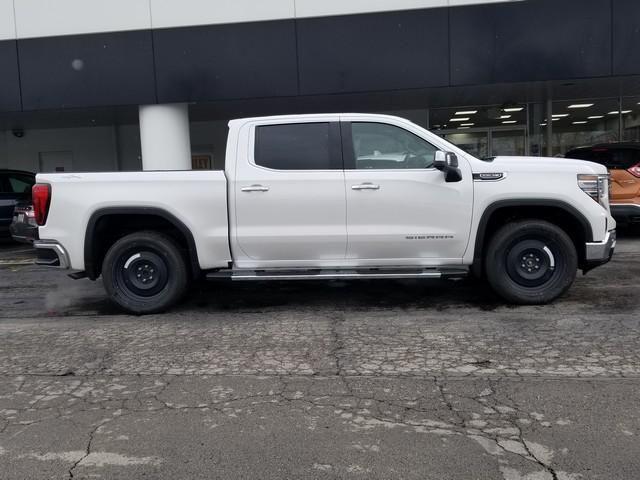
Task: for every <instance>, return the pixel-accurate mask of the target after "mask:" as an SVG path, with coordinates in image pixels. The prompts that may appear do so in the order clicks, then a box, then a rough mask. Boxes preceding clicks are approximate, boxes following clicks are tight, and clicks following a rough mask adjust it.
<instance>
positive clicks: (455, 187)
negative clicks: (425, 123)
mask: <svg viewBox="0 0 640 480" xmlns="http://www.w3.org/2000/svg"><path fill="white" fill-rule="evenodd" d="M342 130H343V148H344V158H345V168H346V170H345V182H346V183H345V189H346V193H347V236H348V248H347V257H348V258H349V259H355V260H357V261H358V262H359V263H361V264H363V265H366V264H375V263H380V264H382V263H384V264H387V265H391V264H394V265H417V264H423V265H430V264H433V265H437V264H445V263H453V264H455V263H460V262H461V259H462V256H463V254H464V252H465V249H466V247H467V243H468V239H469V230H470V225H471V215H472V203H473V179H472V175H471V170H470V167H469V166H468V165H467V163H466V161H464V159H462V158H461V159H460V168H461V170H462V173H463V180H462V181H460V182H456V183H447V182H445V177H444V174H443V173H442V172H441V171H439V170H436V169H435V168H433V161H434V156H435V152H436V151H437V150H438V148H437V147H435V146H433V145H432V144H431V143H429V142H428V141H426V140H425V139H423V138H421V137H419V136H418V134H417V133H412V132H410V131H408V130H406V129H404V128H402V127H400V126H394V125H389V124H383V123H372V122H353V123H344V124H343V129H342ZM380 260H381V261H382V262H380Z"/></svg>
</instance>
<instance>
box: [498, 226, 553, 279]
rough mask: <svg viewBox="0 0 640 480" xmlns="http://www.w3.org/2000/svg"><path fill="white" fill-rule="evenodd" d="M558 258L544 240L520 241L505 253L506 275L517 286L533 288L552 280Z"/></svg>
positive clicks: (548, 243) (530, 239)
mask: <svg viewBox="0 0 640 480" xmlns="http://www.w3.org/2000/svg"><path fill="white" fill-rule="evenodd" d="M559 259H560V256H559V255H558V254H557V253H556V248H555V246H554V245H553V243H551V242H549V241H547V240H544V239H532V238H528V239H520V240H518V241H516V242H515V243H514V244H513V245H512V246H511V248H510V249H509V250H508V252H507V259H506V261H507V273H508V274H509V277H511V279H512V280H513V281H514V282H516V283H517V284H518V285H522V286H523V287H529V288H535V287H539V286H541V285H544V284H545V283H547V282H548V281H549V280H551V278H553V276H554V273H555V271H556V270H557V267H558V261H559Z"/></svg>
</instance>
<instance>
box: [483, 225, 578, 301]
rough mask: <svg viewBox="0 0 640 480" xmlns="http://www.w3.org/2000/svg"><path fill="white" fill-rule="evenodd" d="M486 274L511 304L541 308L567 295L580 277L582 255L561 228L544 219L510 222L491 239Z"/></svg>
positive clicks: (492, 285) (497, 291) (487, 254)
mask: <svg viewBox="0 0 640 480" xmlns="http://www.w3.org/2000/svg"><path fill="white" fill-rule="evenodd" d="M484 265H485V272H486V277H487V280H488V281H489V284H490V285H491V287H492V288H493V289H494V291H495V292H496V293H497V294H498V295H500V296H501V297H502V298H504V299H505V300H507V301H508V302H511V303H514V304H519V305H541V304H546V303H549V302H552V301H553V300H555V299H556V298H558V297H559V296H561V295H562V294H564V293H565V292H566V291H567V290H568V289H569V287H570V286H571V284H573V281H574V280H575V278H576V272H577V269H578V254H577V252H576V248H575V245H574V244H573V242H572V241H571V238H569V236H568V235H567V233H566V232H565V231H564V230H562V229H561V228H560V227H558V226H556V225H554V224H552V223H549V222H545V221H543V220H525V221H519V222H514V223H509V224H507V225H505V226H504V227H502V228H501V229H500V230H498V231H497V232H496V234H495V235H494V236H493V238H491V241H490V242H489V246H488V248H487V251H486V255H485V261H484Z"/></svg>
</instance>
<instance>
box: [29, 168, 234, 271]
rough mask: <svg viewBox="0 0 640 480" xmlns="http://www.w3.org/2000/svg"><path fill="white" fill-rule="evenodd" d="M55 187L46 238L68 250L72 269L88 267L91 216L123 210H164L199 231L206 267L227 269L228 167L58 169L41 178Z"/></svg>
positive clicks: (198, 245)
mask: <svg viewBox="0 0 640 480" xmlns="http://www.w3.org/2000/svg"><path fill="white" fill-rule="evenodd" d="M37 181H38V182H40V183H48V184H50V185H51V209H50V211H49V215H48V217H47V223H46V224H45V225H44V226H42V227H40V238H41V239H48V238H54V239H56V240H58V241H59V242H61V243H62V244H63V245H64V246H65V248H66V249H67V253H68V255H69V259H70V261H71V268H72V269H74V270H84V268H85V265H84V239H85V232H86V229H87V225H88V223H89V221H90V219H91V217H92V216H93V215H94V214H96V213H97V212H100V211H106V210H108V211H110V212H117V211H118V209H119V208H130V207H131V205H135V206H136V207H135V208H136V209H140V210H144V209H158V210H162V211H164V212H167V213H168V214H169V215H173V216H174V217H175V218H176V219H179V221H180V222H182V223H183V224H184V225H185V226H186V227H187V228H188V229H189V230H190V231H191V232H192V234H193V237H194V238H193V240H194V242H195V245H196V249H197V252H198V263H199V264H200V268H202V269H203V270H207V269H212V268H220V267H226V266H227V265H228V262H229V261H230V260H231V254H230V252H229V225H228V216H227V180H226V178H225V175H224V172H222V171H205V170H200V171H162V172H108V173H75V172H74V173H55V174H40V175H38V176H37Z"/></svg>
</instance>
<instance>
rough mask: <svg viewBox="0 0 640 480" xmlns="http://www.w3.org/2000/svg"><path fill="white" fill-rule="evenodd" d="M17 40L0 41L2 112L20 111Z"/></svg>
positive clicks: (0, 96) (0, 98) (0, 109)
mask: <svg viewBox="0 0 640 480" xmlns="http://www.w3.org/2000/svg"><path fill="white" fill-rule="evenodd" d="M16 49H17V45H16V41H15V40H3V41H0V112H3V111H4V112H12V111H19V110H20V109H21V104H20V76H19V74H18V54H17V50H16Z"/></svg>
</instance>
